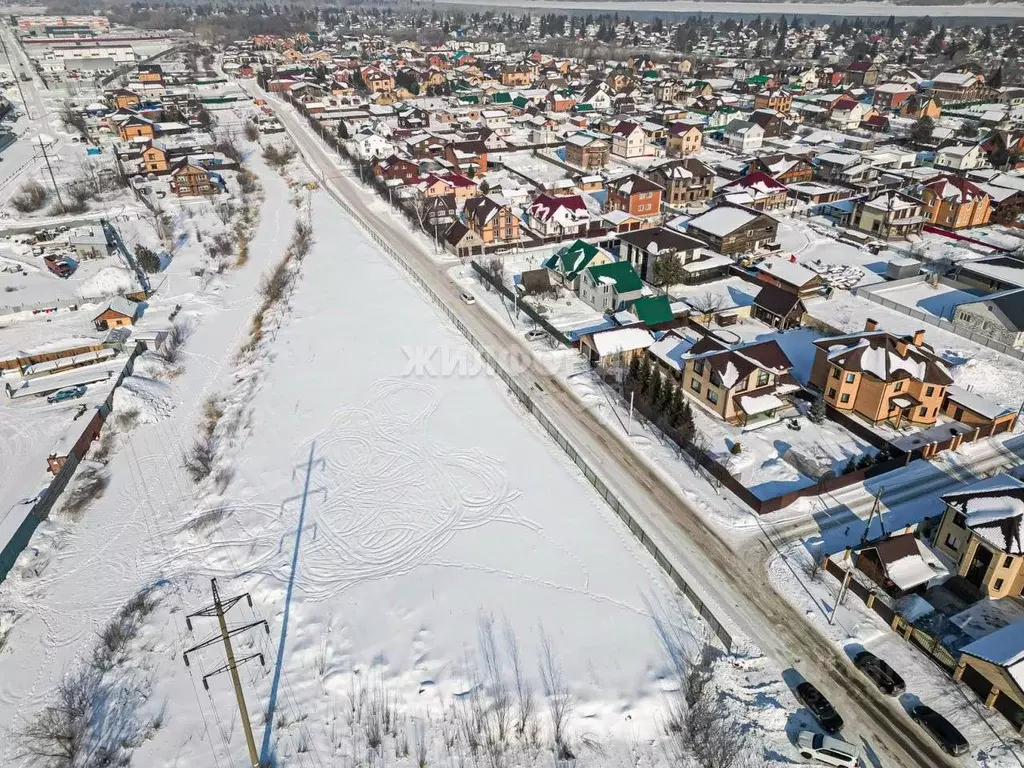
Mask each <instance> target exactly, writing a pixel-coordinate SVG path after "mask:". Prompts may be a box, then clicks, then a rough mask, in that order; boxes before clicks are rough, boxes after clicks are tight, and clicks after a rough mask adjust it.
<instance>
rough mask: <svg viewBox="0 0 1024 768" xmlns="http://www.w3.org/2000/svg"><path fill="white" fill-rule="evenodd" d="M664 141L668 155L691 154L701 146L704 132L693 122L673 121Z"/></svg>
mask: <svg viewBox="0 0 1024 768" xmlns="http://www.w3.org/2000/svg"><path fill="white" fill-rule="evenodd" d="M665 143H666V149H667V151H668V155H669V157H681V156H684V155H692V154H694V153H695V152H699V151H700V148H701V147H702V146H703V144H704V132H703V131H701V129H700V127H699V126H696V125H694V124H693V123H686V122H681V121H680V122H675V123H672V124H671V125H670V126H669V128H668V138H667V139H666V140H665Z"/></svg>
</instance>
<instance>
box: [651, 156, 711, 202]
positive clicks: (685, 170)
mask: <svg viewBox="0 0 1024 768" xmlns="http://www.w3.org/2000/svg"><path fill="white" fill-rule="evenodd" d="M647 173H648V175H650V177H651V179H652V180H653V181H655V182H656V183H658V184H660V185H661V186H662V187H664V189H665V194H664V195H663V199H664V201H665V204H666V205H671V206H681V205H689V204H691V203H700V202H703V201H705V200H707V199H709V198H710V197H711V196H712V195H713V194H714V191H715V172H714V171H713V170H712V169H711V168H709V167H708V166H707V165H705V164H704V163H703V162H701V161H700V160H697V159H696V158H692V157H688V158H680V159H677V160H667V161H665V162H663V163H658V164H657V165H653V166H651V167H650V168H649V169H648V171H647Z"/></svg>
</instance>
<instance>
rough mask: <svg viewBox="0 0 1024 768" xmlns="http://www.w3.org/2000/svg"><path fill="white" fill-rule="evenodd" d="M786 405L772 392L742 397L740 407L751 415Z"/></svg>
mask: <svg viewBox="0 0 1024 768" xmlns="http://www.w3.org/2000/svg"><path fill="white" fill-rule="evenodd" d="M730 365H731V363H730ZM785 405H786V403H785V401H783V400H782V399H781V398H779V397H777V396H775V395H773V394H771V393H770V392H769V393H767V394H764V395H747V396H745V397H741V398H740V408H742V409H743V411H744V413H747V414H749V415H750V416H756V415H757V414H759V413H767V412H768V411H771V410H774V409H776V408H782V407H784V406H785Z"/></svg>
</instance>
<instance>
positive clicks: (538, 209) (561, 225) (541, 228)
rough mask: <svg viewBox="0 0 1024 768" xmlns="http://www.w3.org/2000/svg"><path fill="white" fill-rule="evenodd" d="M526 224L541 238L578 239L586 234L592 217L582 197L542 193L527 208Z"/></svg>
mask: <svg viewBox="0 0 1024 768" xmlns="http://www.w3.org/2000/svg"><path fill="white" fill-rule="evenodd" d="M524 220H525V223H526V224H527V225H528V226H529V227H530V229H532V230H533V231H534V232H536V233H537V234H538V235H540V236H541V237H557V238H558V239H560V240H561V239H564V238H567V237H577V236H581V235H583V234H585V233H586V231H587V229H588V227H589V226H590V222H591V216H590V211H589V210H588V209H587V205H586V203H585V202H583V198H582V197H581V196H580V195H549V194H547V193H542V194H539V195H537V197H536V198H534V200H533V202H532V203H531V204H530V207H529V208H527V211H526V216H525V219H524Z"/></svg>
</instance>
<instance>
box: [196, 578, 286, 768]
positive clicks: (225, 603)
mask: <svg viewBox="0 0 1024 768" xmlns="http://www.w3.org/2000/svg"><path fill="white" fill-rule="evenodd" d="M210 587H211V588H212V590H213V605H210V606H207V607H206V608H203V609H202V610H199V611H196V612H195V613H190V614H189V615H188V616H186V617H185V624H186V625H187V626H188V629H189V631H190V632H191V631H192V619H193V618H196V617H203V618H210V617H213V616H216V617H217V624H218V626H219V629H220V631H219V633H218V634H216V635H214V636H213V637H211V638H209V639H208V640H204V641H203V642H201V643H199V644H198V645H193V646H192V647H191V648H189V649H188V650H187V651H185V652H184V653H183V654H182V658H184V660H185V666H186V667H187V666H189V662H188V655H189V654H190V653H195V652H196V651H198V650H201V649H203V648H206V647H207V646H210V645H213V644H214V643H216V642H217V641H218V640H221V641H223V643H224V654H225V655H226V656H227V660H228V663H227V664H225V665H224V666H222V667H218V668H217V669H215V670H213V672H210V673H208V674H205V675H203V688H204V689H206V690H207V691H208V690H210V684H209V683H208V682H207V680H208V679H209V678H211V677H213V676H214V675H219V674H220V673H221V672H229V673H230V674H231V684H232V685H233V686H234V688H235V701H236V702H237V703H238V714H239V716H240V717H241V720H242V730H243V731H244V732H245V744H246V746H247V747H248V748H249V764H250V766H251V768H260V757H259V753H257V752H256V740H255V739H254V738H253V736H252V724H251V723H250V722H249V711H248V710H247V709H246V707H245V695H244V694H243V693H242V682H241V681H240V680H239V679H238V667H239V665H241V664H245V663H246V662H247V661H252V660H253V659H259V661H260V664H261V665H264V661H263V654H262V653H254V654H252V655H251V656H246V657H245V658H243V659H237V660H236V659H235V651H234V649H233V648H232V647H231V636H232V635H238V634H241V633H242V632H246V631H248V630H250V629H253V628H254V627H258V626H260V625H262V626H263V629H264V630H265V631H266V633H267V634H268V635H269V634H270V625H269V624H267V622H266V621H265V620H264V621H254V622H252V623H251V624H246V625H245V626H243V627H235V628H233V629H228V623H227V619H226V618H225V617H224V614H225V613H227V612H228V611H230V610H231V609H232V608H234V607H235V606H236V605H237V604H238V603H240V602H241V601H242V599H243V598H244V599H245V600H247V601H248V603H249V607H250V608H251V607H252V597H250V596H249V593H248V592H246V593H245V594H242V595H238V596H237V597H229V598H228V599H227V600H222V599H221V596H220V592H218V591H217V580H216V579H210Z"/></svg>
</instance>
